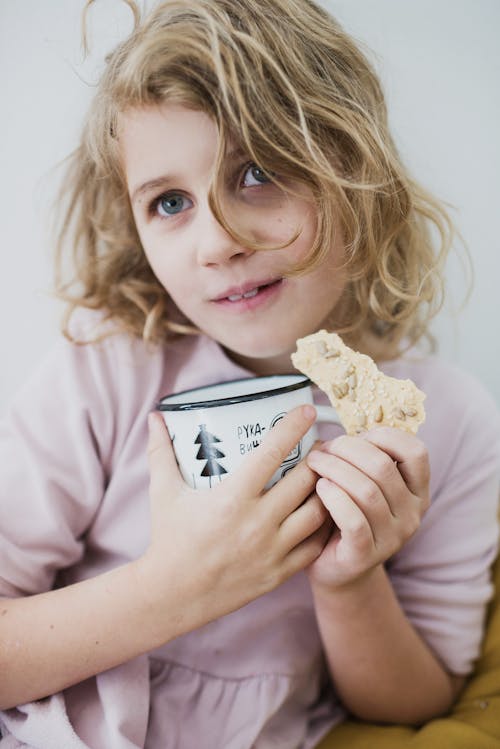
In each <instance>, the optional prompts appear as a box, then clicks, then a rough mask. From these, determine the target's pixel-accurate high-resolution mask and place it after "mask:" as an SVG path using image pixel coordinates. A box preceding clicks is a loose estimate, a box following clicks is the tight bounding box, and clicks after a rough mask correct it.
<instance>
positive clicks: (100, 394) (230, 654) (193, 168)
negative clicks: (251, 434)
mask: <svg viewBox="0 0 500 749" xmlns="http://www.w3.org/2000/svg"><path fill="white" fill-rule="evenodd" d="M64 191H65V198H66V200H67V204H66V212H65V215H64V220H63V223H62V227H61V236H60V251H59V261H60V264H61V265H62V264H63V261H64V264H65V265H66V261H67V259H66V253H67V248H68V247H69V248H70V250H71V252H72V260H73V267H74V276H73V278H72V279H71V280H72V283H62V282H61V283H60V294H61V296H63V298H64V299H66V301H67V304H68V315H67V317H66V320H65V325H64V332H65V334H66V340H64V341H62V342H61V344H60V345H59V346H58V347H57V348H56V350H55V351H54V352H53V353H52V354H51V355H50V356H49V357H48V358H47V359H46V360H45V362H44V363H43V364H42V366H41V367H40V369H39V370H38V371H37V372H36V373H35V374H34V375H33V377H32V379H31V381H30V382H29V383H28V384H27V385H26V386H25V387H24V388H23V389H22V390H21V391H20V393H19V396H18V397H17V399H16V400H15V402H14V403H13V406H12V408H11V410H10V412H9V415H8V418H7V419H6V421H5V423H4V424H3V425H2V429H1V442H0V450H1V458H2V459H1V463H0V465H1V466H2V470H1V480H2V489H1V504H0V571H1V577H0V593H1V595H2V596H3V599H2V601H1V605H0V668H1V673H2V679H1V681H0V706H1V708H2V709H3V712H2V714H1V730H2V735H3V737H4V738H3V739H2V741H0V744H4V745H5V747H6V748H7V747H15V746H36V747H43V748H44V749H49V747H64V748H65V749H71V748H72V747H80V748H81V747H91V748H92V749H104V748H105V749H121V748H122V747H127V748H129V749H130V748H132V747H147V748H148V749H158V748H159V747H162V748H163V747H187V748H191V747H194V746H204V747H207V748H211V747H213V748H214V749H215V748H217V749H220V748H221V747H228V748H231V749H243V748H244V747H259V749H263V748H264V747H271V746H273V747H283V748H285V747H286V749H290V747H297V748H298V747H313V746H315V745H316V744H317V742H318V741H319V740H320V738H321V737H322V736H324V735H325V734H326V733H327V732H328V731H329V730H330V729H331V728H332V727H333V726H335V724H338V723H339V722H340V721H342V719H343V718H344V717H345V715H346V713H347V712H350V713H352V714H354V715H356V716H359V717H361V718H365V719H370V720H376V721H386V722H399V723H408V724H416V723H421V722H423V721H425V720H428V719H430V718H432V717H433V716H436V715H440V714H442V713H444V712H446V711H447V710H448V709H449V708H450V706H451V705H452V703H453V700H454V698H455V696H456V695H457V693H458V691H459V689H460V687H461V685H462V683H463V680H464V677H465V676H466V675H467V674H468V673H469V672H470V671H471V669H472V665H473V662H474V659H475V657H476V655H477V653H478V649H479V646H480V642H481V637H482V626H483V616H484V610H485V605H486V603H487V601H488V599H489V597H490V595H491V583H490V576H489V568H490V565H491V562H492V560H493V559H494V557H495V554H496V544H497V525H496V501H497V492H498V463H499V434H500V427H499V423H498V418H497V414H496V411H495V407H494V405H493V403H492V401H491V399H490V398H489V396H488V395H487V394H486V393H485V392H484V391H483V390H482V388H481V387H480V386H479V385H478V383H476V382H475V381H472V380H471V379H470V378H469V377H467V376H466V375H464V374H461V373H459V372H457V371H455V370H452V369H451V368H449V367H447V366H446V365H444V364H442V363H440V362H439V361H438V360H437V359H434V358H432V357H425V356H423V355H420V356H417V354H416V350H415V349H414V348H413V350H412V352H411V355H410V354H409V353H408V349H409V348H410V347H414V346H415V345H416V344H417V342H418V341H420V340H421V339H422V338H423V337H424V336H425V334H426V332H427V328H428V324H429V320H430V318H431V316H432V314H433V313H434V312H435V311H436V309H437V308H438V306H439V302H440V296H441V278H440V274H441V269H442V265H443V260H444V256H445V254H446V250H447V247H448V244H449V233H450V226H449V222H448V220H447V218H446V216H445V214H444V212H443V211H442V209H441V208H440V207H439V206H438V205H437V203H436V202H435V201H434V200H433V199H432V198H431V197H430V196H428V195H427V194H426V193H425V192H424V191H423V190H422V189H421V188H420V187H419V186H418V185H417V184H415V182H414V181H412V180H411V178H410V177H409V175H408V174H407V173H406V171H405V169H404V167H403V166H402V164H401V161H400V160H399V157H398V154H397V152H396V149H395V147H394V144H393V142H392V140H391V137H390V135H389V132H388V130H387V120H386V112H385V108H384V101H383V96H382V92H381V90H380V87H379V84H378V82H377V79H376V77H375V76H374V73H373V71H372V70H371V68H370V66H369V64H368V63H367V61H366V59H365V58H364V57H363V55H362V54H361V53H360V52H359V50H358V49H357V48H356V46H355V45H354V43H353V41H352V40H351V39H350V38H349V37H348V36H346V34H345V33H344V32H343V31H342V29H341V28H339V26H338V24H337V23H336V22H335V21H334V20H333V19H332V18H331V17H330V16H329V15H328V14H327V13H326V12H325V11H324V10H322V9H321V8H320V7H318V6H316V5H314V4H313V3H312V2H311V1H310V0H240V1H239V2H237V3H236V2H234V0H167V2H162V3H159V4H158V5H157V6H156V7H155V8H154V9H153V10H152V11H151V14H150V15H149V16H148V17H147V18H146V19H145V20H144V21H143V22H142V23H140V24H138V25H137V28H136V29H135V31H134V32H133V34H132V35H131V36H130V38H129V39H127V40H126V41H125V42H124V43H123V44H121V45H120V46H119V47H118V49H117V50H116V51H115V52H114V54H113V55H111V57H110V59H109V62H108V65H107V69H106V71H105V73H104V75H103V78H102V80H101V83H100V86H99V89H98V91H97V94H96V97H95V101H94V104H93V107H92V109H91V111H90V114H89V117H88V120H87V122H86V124H85V128H84V131H83V135H82V141H81V145H80V147H79V149H78V150H77V152H76V153H75V154H74V155H73V157H72V159H71V164H70V169H69V172H68V176H67V180H66V182H65V185H64ZM436 238H437V240H438V244H437V246H434V244H433V239H436ZM320 327H325V328H328V329H330V330H335V331H337V332H340V333H341V334H342V335H343V336H344V338H345V340H346V342H348V343H349V344H351V345H353V346H355V347H356V348H358V349H360V350H362V351H365V352H366V353H369V354H371V355H372V356H374V357H375V358H376V359H377V360H378V361H379V362H382V366H383V368H384V370H385V371H386V372H388V373H389V374H391V375H393V376H397V377H411V378H412V379H413V380H414V381H415V382H416V384H417V385H418V387H420V388H421V389H423V390H424V391H425V392H426V393H427V401H426V408H427V413H428V418H427V422H426V424H425V425H424V427H423V428H422V429H421V433H420V435H419V436H420V438H419V439H417V438H416V437H413V436H410V435H408V434H405V433H401V432H400V431H398V430H394V429H389V428H379V429H377V430H373V431H371V432H368V433H366V434H364V435H361V436H359V437H347V436H345V435H343V434H342V433H341V431H340V430H338V429H336V428H335V427H329V428H327V429H325V430H323V432H322V440H323V441H322V443H321V444H320V445H318V447H317V449H315V450H313V451H312V452H311V453H310V454H309V456H308V457H307V458H306V460H304V461H302V463H300V464H299V465H298V466H297V467H296V468H295V469H294V470H293V471H290V472H289V473H288V474H287V475H286V477H285V478H284V479H282V480H281V481H280V482H278V484H276V485H275V486H273V487H272V489H270V490H269V491H268V492H265V497H264V496H263V495H264V486H265V484H266V482H267V479H268V477H269V476H270V475H272V474H273V473H274V471H275V469H276V468H277V467H278V465H279V464H280V463H281V461H282V459H283V457H284V456H286V455H287V454H288V452H289V451H290V450H291V449H292V448H293V447H294V445H296V443H297V442H298V440H299V439H300V438H301V437H302V436H303V435H304V434H305V432H306V431H307V430H308V429H309V428H310V426H311V425H312V423H313V421H314V416H315V414H314V409H312V408H311V407H306V406H304V407H302V408H298V409H296V410H294V411H292V412H290V414H288V416H287V417H285V418H284V419H282V420H281V421H280V422H279V424H278V425H277V426H276V427H275V428H274V429H273V430H272V432H271V433H270V434H269V435H268V436H267V438H266V440H265V441H264V442H263V443H262V445H261V446H260V447H259V448H258V449H257V450H256V451H254V452H253V453H252V454H250V456H248V457H247V458H246V459H245V461H244V462H243V464H242V466H241V468H240V469H239V470H237V471H236V472H234V473H233V474H232V475H231V476H229V477H227V478H226V479H225V480H224V481H223V482H221V483H220V484H219V485H218V486H217V487H216V488H213V489H211V490H206V491H203V490H198V491H196V490H193V489H190V488H189V487H188V486H187V485H186V484H185V483H184V482H183V481H182V478H181V477H180V474H179V472H178V469H177V465H176V462H175V457H174V454H173V450H172V446H171V443H170V440H169V436H168V433H167V430H166V429H165V427H164V425H163V422H162V420H161V419H160V418H158V416H157V415H156V414H154V413H153V411H154V405H155V403H156V402H157V401H158V399H159V398H160V397H161V396H163V395H165V394H167V393H170V392H175V391H179V390H184V389H187V388H190V387H195V386H200V385H203V384H209V383H215V382H218V381H223V380H230V379H236V378H238V377H243V376H249V375H253V374H255V375H260V374H267V373H280V372H283V373H285V372H290V371H292V366H291V363H290V354H291V353H292V351H293V350H294V348H295V341H296V339H297V338H298V337H301V336H304V335H306V334H309V333H312V332H314V331H315V330H317V329H318V328H320ZM405 350H406V352H407V353H406V355H403V351H405ZM316 399H317V402H318V403H321V402H322V401H323V399H322V396H321V394H320V393H316ZM148 423H149V447H148V453H149V467H148V462H147V459H146V444H147V441H148V440H147V429H148V426H147V424H148ZM148 508H149V509H148ZM424 513H425V514H424ZM334 736H335V734H333V735H332V741H333V745H334V743H335V741H334Z"/></svg>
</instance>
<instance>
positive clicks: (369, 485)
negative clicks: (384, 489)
mask: <svg viewBox="0 0 500 749" xmlns="http://www.w3.org/2000/svg"><path fill="white" fill-rule="evenodd" d="M358 498H359V500H360V502H361V503H362V504H363V505H366V506H367V507H372V506H373V505H376V504H378V503H379V502H380V499H381V494H380V489H379V488H378V486H377V485H376V484H374V483H373V482H371V481H370V482H365V483H364V484H363V485H362V486H361V487H360V489H359V490H358Z"/></svg>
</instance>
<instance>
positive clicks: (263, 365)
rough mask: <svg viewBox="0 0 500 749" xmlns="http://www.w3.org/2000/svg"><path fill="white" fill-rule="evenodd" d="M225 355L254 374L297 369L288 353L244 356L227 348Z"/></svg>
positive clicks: (282, 372)
mask: <svg viewBox="0 0 500 749" xmlns="http://www.w3.org/2000/svg"><path fill="white" fill-rule="evenodd" d="M224 352H225V354H226V356H227V357H228V358H229V359H231V361H233V362H235V364H238V365H239V366H240V367H243V368H244V369H247V370H248V371H249V372H252V373H253V374H255V375H259V376H263V375H273V374H292V373H294V372H296V371H297V370H296V369H295V368H294V366H293V364H292V362H291V360H290V355H289V354H280V355H278V356H270V357H266V358H262V359H258V358H253V357H249V356H244V355H243V354H238V353H235V352H234V351H230V350H229V349H226V348H225V349H224Z"/></svg>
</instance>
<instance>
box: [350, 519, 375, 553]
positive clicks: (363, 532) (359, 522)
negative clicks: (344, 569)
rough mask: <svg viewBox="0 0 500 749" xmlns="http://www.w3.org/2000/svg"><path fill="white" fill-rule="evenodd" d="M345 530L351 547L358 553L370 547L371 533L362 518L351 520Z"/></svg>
mask: <svg viewBox="0 0 500 749" xmlns="http://www.w3.org/2000/svg"><path fill="white" fill-rule="evenodd" d="M345 530H346V531H347V532H348V534H349V536H350V538H351V541H352V544H353V546H355V547H356V549H358V551H365V550H366V549H367V548H368V547H370V546H371V542H372V535H371V531H370V529H369V527H368V523H367V522H366V520H364V519H363V518H357V519H356V520H351V521H350V523H349V525H348V527H347V528H346V529H345Z"/></svg>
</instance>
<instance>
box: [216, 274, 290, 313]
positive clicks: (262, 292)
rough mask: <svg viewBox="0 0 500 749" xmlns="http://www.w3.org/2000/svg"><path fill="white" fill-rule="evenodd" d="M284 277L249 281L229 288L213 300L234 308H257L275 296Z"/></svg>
mask: <svg viewBox="0 0 500 749" xmlns="http://www.w3.org/2000/svg"><path fill="white" fill-rule="evenodd" d="M283 283H284V279H283V278H275V279H272V280H269V281H260V282H257V283H256V282H249V283H246V284H242V285H241V286H237V287H232V288H230V289H227V290H226V291H225V292H224V293H223V294H221V295H219V296H217V297H216V298H214V299H213V300H212V301H214V302H216V303H217V304H219V305H223V306H227V307H233V308H234V309H255V307H257V306H259V305H260V304H261V303H262V302H264V301H266V300H267V299H270V298H271V297H272V296H274V295H275V294H276V293H277V292H278V291H279V289H280V288H281V287H282V286H283Z"/></svg>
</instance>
